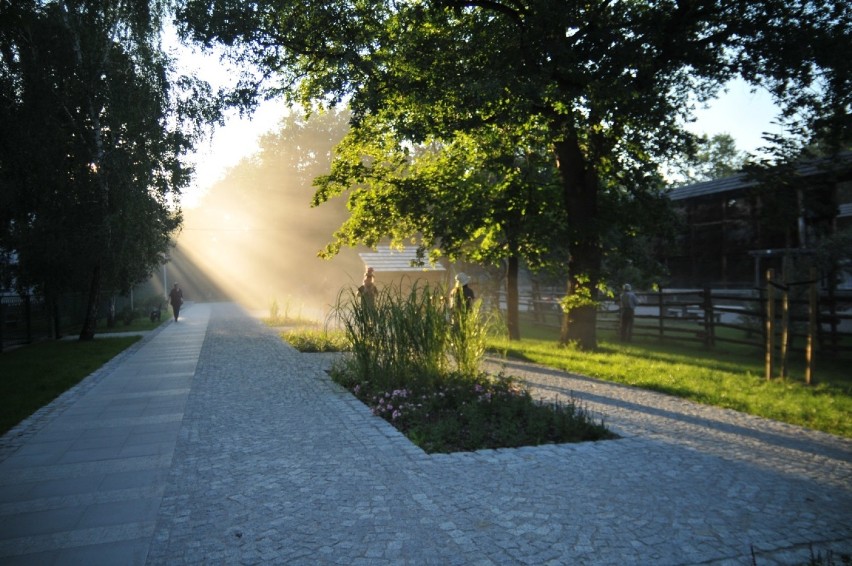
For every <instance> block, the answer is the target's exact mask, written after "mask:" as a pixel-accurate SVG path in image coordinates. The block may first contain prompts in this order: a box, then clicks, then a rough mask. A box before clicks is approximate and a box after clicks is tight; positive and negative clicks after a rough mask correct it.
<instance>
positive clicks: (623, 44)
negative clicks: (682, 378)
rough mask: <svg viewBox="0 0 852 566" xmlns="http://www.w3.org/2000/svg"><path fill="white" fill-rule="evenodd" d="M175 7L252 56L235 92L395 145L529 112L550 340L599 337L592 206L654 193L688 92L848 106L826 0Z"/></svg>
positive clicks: (838, 14) (800, 105) (688, 144)
mask: <svg viewBox="0 0 852 566" xmlns="http://www.w3.org/2000/svg"><path fill="white" fill-rule="evenodd" d="M249 4H250V6H249ZM181 17H182V18H183V20H184V22H185V24H186V25H185V28H184V31H185V33H186V34H187V35H188V36H191V37H192V38H194V39H195V40H197V41H200V42H202V43H205V44H211V43H219V44H222V45H226V46H229V47H230V48H231V49H232V53H233V55H234V56H235V57H236V58H238V59H240V60H243V61H250V62H252V63H255V64H257V65H258V67H259V68H260V69H262V70H263V73H261V75H262V76H260V77H258V76H254V77H247V82H246V83H244V85H243V86H244V87H246V90H245V92H252V91H255V92H261V91H265V92H266V93H271V94H274V93H276V92H284V93H286V95H287V96H288V97H290V99H291V100H297V101H300V102H303V103H305V104H309V103H316V102H317V101H320V102H323V103H326V104H333V103H337V102H341V101H346V102H347V103H348V104H349V105H350V106H351V107H352V110H353V127H354V128H355V129H357V128H360V127H363V128H376V127H377V124H381V128H382V129H383V131H385V132H387V134H386V135H388V136H391V137H393V138H395V139H396V140H397V145H402V146H404V144H406V143H424V142H429V143H430V144H431V143H434V141H433V140H440V142H441V143H447V142H448V141H449V140H453V139H455V138H456V134H457V132H468V133H473V132H483V131H486V130H484V129H483V128H484V127H485V126H492V125H495V126H499V128H502V129H503V130H504V131H518V130H519V129H520V128H522V127H523V125H524V124H528V123H530V121H531V120H534V121H536V122H537V123H540V124H542V125H543V127H544V129H545V131H546V132H547V134H546V140H545V141H546V144H547V145H548V146H549V147H550V150H551V152H552V155H553V162H554V165H555V168H556V170H557V172H558V179H559V186H560V188H561V191H560V194H559V195H558V196H557V197H555V198H554V200H553V203H552V204H553V206H554V207H559V208H560V209H561V213H562V217H561V220H560V222H562V225H560V226H559V229H560V231H561V232H563V233H564V241H563V242H562V245H563V246H564V248H565V250H566V256H565V261H566V262H567V264H568V268H569V281H568V294H569V296H571V297H573V299H572V300H571V301H568V302H566V304H567V305H569V308H568V309H567V312H566V317H565V323H564V325H563V336H562V339H563V341H566V342H567V341H576V342H578V343H579V345H580V346H581V347H583V348H593V347H595V345H596V340H597V339H596V333H595V317H596V314H595V313H596V308H595V300H596V296H597V292H598V288H599V287H600V286H601V285H602V284H603V283H605V282H604V281H603V271H602V269H603V262H604V258H605V255H606V250H605V249H604V246H605V245H606V244H607V242H608V241H609V240H608V238H607V237H606V233H607V232H608V230H609V229H610V225H608V224H607V222H606V219H607V217H608V216H609V215H608V213H606V212H605V211H603V207H604V206H612V205H615V204H617V203H619V202H623V203H631V206H634V205H635V204H637V203H642V202H645V201H646V199H645V198H644V197H643V196H642V195H654V194H657V193H659V191H660V189H661V187H662V184H663V183H662V180H661V177H660V173H659V164H660V162H662V161H663V160H665V159H667V158H669V157H670V156H672V155H676V154H678V153H680V152H686V151H690V150H691V149H692V147H693V145H694V143H695V140H694V137H693V136H692V135H690V134H689V133H688V132H687V131H686V130H685V128H684V125H685V123H686V121H687V120H688V119H689V118H690V116H691V113H692V110H693V108H694V106H695V105H696V104H700V103H702V102H704V101H706V100H708V99H710V98H711V97H712V96H713V95H714V94H715V93H716V92H717V91H718V89H720V88H721V87H722V85H723V84H724V83H725V82H726V81H728V80H729V79H731V78H733V77H736V76H741V77H743V78H745V79H746V80H747V81H749V82H751V83H752V84H760V85H764V86H765V87H767V88H768V89H769V90H770V91H771V92H772V93H773V94H774V96H775V97H776V100H778V102H779V103H780V104H782V105H783V107H784V111H785V114H784V116H785V117H788V118H790V119H793V118H794V117H796V118H797V119H800V120H805V121H807V122H808V123H809V124H811V125H812V124H814V123H816V122H818V121H819V122H820V123H821V124H825V126H826V127H834V128H835V130H837V131H839V130H838V128H840V126H838V124H840V123H841V122H842V120H841V119H840V118H839V116H841V117H842V116H843V115H846V116H848V109H849V104H848V102H849V101H848V96H849V95H848V92H849V89H848V86H849V68H848V63H847V62H846V61H844V60H842V57H838V56H837V53H842V52H844V48H847V49H845V51H846V52H848V45H849V15H848V11H847V10H846V8H845V3H844V2H841V1H839V0H831V1H827V2H824V1H820V2H816V1H810V0H796V1H793V2H790V1H787V0H758V1H751V0H748V1H747V0H738V1H734V2H716V1H713V0H680V1H677V0H670V1H664V2H648V1H631V2H613V1H611V0H597V1H594V2H573V1H568V2H566V1H565V0H426V1H423V2H406V3H400V2H394V1H391V0H387V1H382V0H369V1H363V2H357V3H351V2H344V1H322V2H319V1H310V2H301V1H300V2H295V1H284V2H281V1H275V2H273V1H260V2H250V3H248V2H242V1H239V0H237V1H232V2H228V3H220V2H216V1H213V0H187V2H186V6H185V9H184V11H183V12H182V14H181ZM791 37H795V38H798V39H799V40H800V41H794V42H791V41H790V38H791ZM261 79H272V80H273V82H272V83H266V85H265V86H264V84H263V82H262V81H261ZM844 89H845V90H844ZM835 130H832V131H835ZM353 135H357V134H353ZM838 135H839V134H838ZM350 181H351V182H350V187H352V188H356V187H358V188H359V190H360V187H359V185H358V183H360V182H363V179H361V178H359V177H357V176H356V175H353V176H352V177H351V179H350ZM337 182H338V183H342V181H341V180H340V179H338V181H337ZM370 183H372V180H370ZM367 187H369V188H372V187H375V188H376V190H377V191H379V192H380V191H381V190H382V189H381V188H380V187H381V185H380V184H375V185H372V184H368V185H367ZM376 212H378V213H382V214H385V213H386V211H384V210H382V211H376ZM373 220H375V219H373ZM354 222H356V223H358V221H357V220H354ZM366 222H367V220H366V217H364V218H363V220H362V221H361V222H360V223H361V224H364V223H366ZM350 228H353V230H352V231H351V233H352V234H354V235H356V236H357V235H358V234H359V232H358V231H357V230H354V226H350ZM471 236H472V234H471ZM365 241H366V240H365Z"/></svg>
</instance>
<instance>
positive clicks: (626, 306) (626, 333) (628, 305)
mask: <svg viewBox="0 0 852 566" xmlns="http://www.w3.org/2000/svg"><path fill="white" fill-rule="evenodd" d="M638 305H639V298H638V297H637V296H636V293H634V292H633V288H632V287H631V286H630V284H629V283H626V284H625V285H624V289H623V291H622V293H621V319H620V326H619V331H620V333H621V341H622V342H630V341H631V340H632V339H633V318H634V314H635V311H636V307H637V306H638Z"/></svg>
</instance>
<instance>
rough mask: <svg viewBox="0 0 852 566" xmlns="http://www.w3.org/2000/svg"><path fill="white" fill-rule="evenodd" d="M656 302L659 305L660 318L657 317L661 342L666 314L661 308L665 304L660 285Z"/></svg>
mask: <svg viewBox="0 0 852 566" xmlns="http://www.w3.org/2000/svg"><path fill="white" fill-rule="evenodd" d="M657 304H658V305H660V319H659V323H660V342H662V341H663V334H664V333H665V325H664V320H665V316H666V312H665V311H664V310H663V307H664V306H665V305H663V288H662V287H660V288H659V290H658V291H657Z"/></svg>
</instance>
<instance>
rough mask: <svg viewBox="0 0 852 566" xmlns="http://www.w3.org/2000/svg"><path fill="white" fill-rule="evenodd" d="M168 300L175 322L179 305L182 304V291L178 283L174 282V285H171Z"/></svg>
mask: <svg viewBox="0 0 852 566" xmlns="http://www.w3.org/2000/svg"><path fill="white" fill-rule="evenodd" d="M169 302H170V303H171V304H172V311H174V314H175V322H177V319H178V314H179V313H180V306H181V305H182V304H183V291H182V290H181V288H180V287H178V284H177V283H175V286H174V287H172V290H171V291H170V292H169Z"/></svg>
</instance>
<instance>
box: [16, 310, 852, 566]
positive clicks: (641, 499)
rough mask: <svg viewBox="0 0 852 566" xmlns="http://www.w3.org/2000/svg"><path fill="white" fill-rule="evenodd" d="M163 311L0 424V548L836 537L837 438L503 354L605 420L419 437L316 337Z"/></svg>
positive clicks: (616, 554) (608, 552)
mask: <svg viewBox="0 0 852 566" xmlns="http://www.w3.org/2000/svg"><path fill="white" fill-rule="evenodd" d="M182 315H183V316H182V318H181V320H180V322H178V323H176V324H175V323H169V324H167V325H165V326H164V327H162V329H161V330H158V331H156V332H154V333H152V334H151V335H149V336H147V337H146V338H145V339H144V340H143V341H142V342H141V343H140V344H137V345H136V346H134V347H133V348H131V350H130V351H128V352H126V353H125V354H123V355H121V356H120V357H119V358H118V359H116V360H114V361H112V362H110V363H109V364H107V366H105V367H104V368H103V369H101V370H99V371H98V372H96V373H95V374H93V375H92V376H90V377H89V378H87V379H86V380H84V381H83V382H82V383H81V384H80V385H79V386H78V387H76V388H74V389H72V390H71V391H69V392H68V393H67V394H66V395H64V396H63V397H61V398H60V399H58V400H57V401H56V402H55V403H53V404H52V405H50V406H49V407H47V408H46V409H45V410H43V411H41V412H39V413H38V414H36V415H35V416H34V417H33V418H31V419H29V420H27V421H26V422H25V423H23V424H22V425H21V426H19V427H18V428H16V429H15V430H13V431H11V432H10V433H9V434H7V435H6V436H4V437H3V438H2V441H0V564H3V565H11V564H85V565H93V564H110V565H113V564H118V565H121V564H140V565H141V564H228V565H230V564H380V565H381V564H459V565H461V564H464V565H467V564H482V565H487V564H592V565H597V564H618V565H624V564H628V565H629V564H636V565H638V564H671V565H674V564H726V565H727V564H730V565H734V564H737V565H739V564H742V565H751V564H755V563H756V564H758V565H764V564H804V563H806V562H807V560H808V557H809V549H808V545H809V543H813V545H814V551H815V552H817V551H818V552H821V553H822V554H823V555H825V554H826V553H827V552H828V551H829V550H832V551H833V552H834V553H850V552H852V442H850V441H849V440H845V439H840V438H837V437H833V436H830V435H825V434H820V433H816V432H813V431H809V430H805V429H801V428H797V427H793V426H788V425H782V424H779V423H775V422H771V421H766V420H763V419H757V418H752V417H748V416H744V415H741V414H739V413H735V412H731V411H725V410H719V409H713V408H709V407H703V406H699V405H695V404H692V403H688V402H685V401H682V400H679V399H676V398H672V397H667V396H663V395H657V394H653V393H649V392H645V391H641V390H637V389H633V388H629V387H622V386H618V385H612V384H607V383H603V382H599V381H595V380H590V379H585V378H582V377H576V376H571V375H568V374H565V373H562V372H556V371H552V370H548V369H545V368H539V367H536V366H532V365H529V364H519V363H514V362H511V363H508V364H506V366H505V369H506V371H507V373H511V374H514V375H518V376H521V377H523V378H524V379H527V380H528V381H529V382H530V384H531V385H532V386H533V387H534V388H535V391H536V396H537V397H545V396H557V395H558V396H568V395H572V394H573V395H574V396H575V397H576V398H578V399H580V400H582V402H583V404H585V405H586V406H587V407H588V408H589V409H590V410H592V411H596V412H598V413H600V414H602V415H604V416H605V418H606V422H607V424H608V426H609V427H610V428H611V429H613V430H614V431H616V432H618V433H619V434H620V435H621V436H622V438H621V439H619V440H613V441H605V442H598V443H584V444H576V445H559V446H541V447H530V448H522V449H516V450H489V451H481V452H477V453H462V454H453V455H432V456H429V455H426V454H424V453H423V452H421V451H420V450H419V449H418V448H416V447H414V446H413V445H412V444H410V443H409V442H408V441H407V440H406V439H405V438H404V437H403V436H401V435H400V434H399V433H397V432H396V431H395V430H394V429H393V428H392V427H391V426H390V425H388V424H387V423H385V422H384V421H382V420H380V419H378V418H376V417H373V416H372V415H371V414H370V413H369V411H368V410H367V409H366V408H365V407H364V406H363V405H362V404H360V403H359V402H358V401H356V400H354V399H353V397H352V396H351V395H349V394H348V393H347V392H346V391H344V390H343V389H342V388H340V387H338V386H336V385H335V384H333V383H331V382H330V380H329V379H328V377H327V376H326V374H325V371H324V369H325V367H326V366H327V365H328V363H329V361H328V359H329V358H328V357H327V356H321V355H309V354H299V353H298V352H296V351H294V350H293V349H292V348H290V347H288V346H287V345H285V344H283V343H282V342H281V341H280V340H279V339H278V338H277V336H276V334H275V332H273V331H271V330H269V329H266V328H264V327H263V326H262V325H260V324H259V323H258V322H256V321H255V320H253V319H252V318H250V317H249V316H247V315H246V314H245V313H244V312H242V311H241V310H240V309H239V308H237V307H236V306H234V305H231V304H214V305H209V304H199V305H191V306H190V308H187V309H186V310H185V312H184V313H182ZM499 366H500V364H499V363H497V362H494V367H495V368H498V367H499ZM834 556H835V560H836V563H838V564H839V563H840V560H839V557H838V554H835V555H834Z"/></svg>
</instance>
